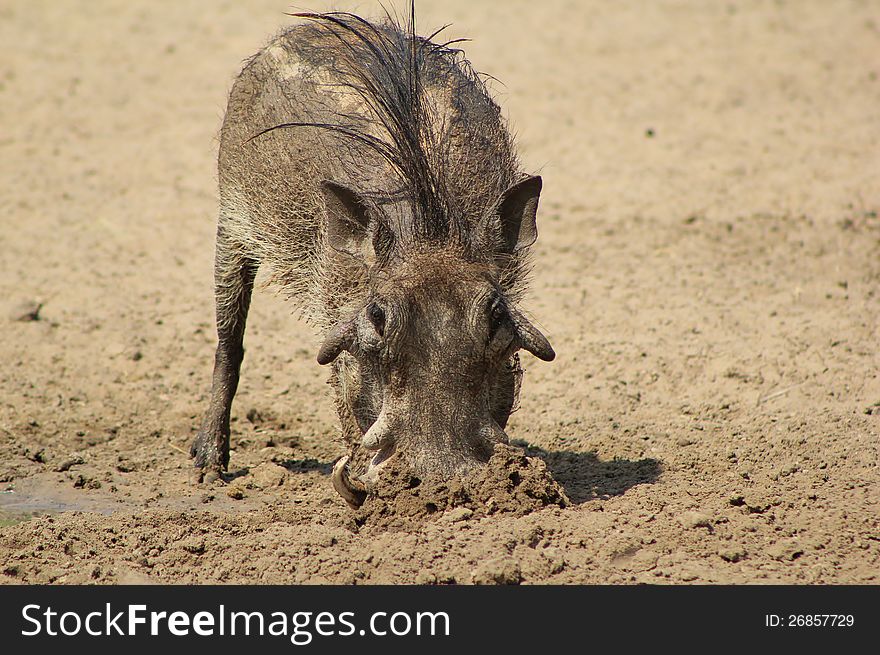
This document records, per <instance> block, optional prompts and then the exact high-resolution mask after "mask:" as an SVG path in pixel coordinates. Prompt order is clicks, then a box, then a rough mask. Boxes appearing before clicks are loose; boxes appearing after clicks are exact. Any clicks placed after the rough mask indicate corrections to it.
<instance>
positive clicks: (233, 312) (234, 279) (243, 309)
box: [190, 227, 259, 482]
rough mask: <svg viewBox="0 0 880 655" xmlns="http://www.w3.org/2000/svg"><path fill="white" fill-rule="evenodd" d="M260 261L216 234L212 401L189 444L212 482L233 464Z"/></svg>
mask: <svg viewBox="0 0 880 655" xmlns="http://www.w3.org/2000/svg"><path fill="white" fill-rule="evenodd" d="M258 265H259V264H258V263H257V262H255V261H253V260H250V259H246V258H244V257H242V256H241V254H240V253H238V252H237V251H236V249H235V248H234V246H233V245H232V244H230V243H229V242H228V241H227V240H226V239H225V238H224V236H223V234H222V227H221V228H220V229H218V233H217V250H216V255H215V262H214V284H215V289H214V295H215V301H216V314H217V339H218V341H217V353H216V355H215V358H214V377H213V382H212V384H211V404H210V406H209V407H208V411H207V413H206V414H205V418H204V420H203V421H202V426H201V428H200V429H199V432H198V435H197V436H196V438H195V440H194V441H193V443H192V447H191V448H190V455H191V456H192V457H193V458H195V466H196V469H197V471H198V473H197V478H198V480H199V481H202V480H204V481H205V482H213V481H214V480H217V479H218V478H219V477H220V473H221V471H223V470H225V469H226V467H227V466H228V465H229V415H230V411H231V408H232V399H233V398H234V397H235V391H236V389H237V388H238V376H239V370H240V368H241V361H242V359H243V358H244V345H243V344H244V330H245V324H246V322H247V314H248V308H249V307H250V302H251V292H252V291H253V287H254V278H255V277H256V274H257V268H258Z"/></svg>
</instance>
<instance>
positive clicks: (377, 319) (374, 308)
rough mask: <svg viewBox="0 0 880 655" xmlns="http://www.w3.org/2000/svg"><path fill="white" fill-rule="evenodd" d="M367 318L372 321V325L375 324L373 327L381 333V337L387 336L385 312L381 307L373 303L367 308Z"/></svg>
mask: <svg viewBox="0 0 880 655" xmlns="http://www.w3.org/2000/svg"><path fill="white" fill-rule="evenodd" d="M367 318H368V319H369V320H370V323H372V324H373V327H374V328H376V332H378V333H379V336H380V337H384V336H385V310H384V309H382V308H381V307H379V305H377V304H376V303H374V302H371V303H370V304H369V305H368V306H367Z"/></svg>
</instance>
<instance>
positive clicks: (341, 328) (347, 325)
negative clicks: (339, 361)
mask: <svg viewBox="0 0 880 655" xmlns="http://www.w3.org/2000/svg"><path fill="white" fill-rule="evenodd" d="M356 337H357V327H356V326H355V320H354V319H348V320H344V321H340V322H339V323H337V324H336V325H334V326H333V327H332V328H331V329H330V331H329V332H328V333H327V336H325V337H324V343H322V344H321V347H320V348H319V349H318V363H319V364H320V365H321V366H324V365H325V364H329V363H330V362H332V361H333V360H335V359H336V358H337V357H339V355H340V353H341V352H342V351H343V350H351V348H352V346H353V345H354V340H355V338H356Z"/></svg>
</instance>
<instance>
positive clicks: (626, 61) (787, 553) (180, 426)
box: [0, 0, 880, 584]
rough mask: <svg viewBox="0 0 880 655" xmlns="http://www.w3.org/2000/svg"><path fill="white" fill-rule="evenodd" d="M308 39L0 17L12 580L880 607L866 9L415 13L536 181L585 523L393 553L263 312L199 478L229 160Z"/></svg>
mask: <svg viewBox="0 0 880 655" xmlns="http://www.w3.org/2000/svg"><path fill="white" fill-rule="evenodd" d="M337 6H341V7H344V8H350V7H355V5H351V4H347V3H343V2H340V3H338V4H337ZM309 8H311V9H318V10H321V9H326V8H329V5H328V4H322V3H320V2H318V3H317V4H316V3H313V4H311V5H309ZM356 8H357V9H358V10H359V11H363V12H364V13H367V14H370V13H374V10H375V9H376V7H374V6H373V5H371V4H370V3H360V4H359V5H356ZM289 10H290V6H289V5H288V4H287V3H286V2H284V1H282V0H263V1H249V2H246V3H245V2H232V1H227V2H213V3H208V2H197V1H194V0H193V1H188V2H146V1H140V2H133V1H130V0H125V1H111V0H107V1H101V2H97V1H96V2H72V1H71V2H58V1H57V0H52V1H38V0H7V1H6V2H3V3H2V4H0V246H2V247H0V301H2V303H3V306H2V314H0V328H2V330H0V334H2V339H0V362H2V364H0V481H2V482H0V492H2V493H0V581H2V582H5V583H20V582H40V583H46V582H55V583H73V582H98V583H113V582H157V583H166V582H175V583H199V582H252V583H269V582H271V583H292V582H295V583H301V582H335V583H379V582H382V583H412V582H420V583H425V582H428V583H452V582H456V583H470V582H478V583H479V582H512V583H517V582H522V583H632V582H649V583H655V582H660V583H663V582H690V583H746V582H762V583H763V582H786V583H875V584H876V583H877V582H878V581H880V491H878V483H880V471H878V460H880V457H878V451H880V448H878V432H880V378H878V364H880V355H878V349H877V344H878V338H880V329H878V318H880V290H878V283H880V256H878V255H880V219H878V214H877V212H878V210H880V112H878V110H877V108H878V107H880V79H878V77H880V6H878V4H877V3H876V2H868V1H864V2H858V1H851V2H831V1H827V0H814V1H807V0H804V1H798V2H794V1H791V0H790V1H788V2H785V1H784V0H779V1H777V2H758V1H750V0H742V1H737V2H726V3H725V2H712V3H709V2H703V1H701V0H691V1H676V2H671V1H670V2H651V3H647V2H646V3H608V2H581V1H578V2H573V1H569V2H566V1H563V0H555V1H553V2H549V1H548V2H541V3H534V2H530V1H528V2H524V1H516V2H513V1H511V2H504V3H500V2H474V1H472V0H454V1H452V2H443V3H440V2H437V3H429V2H419V3H418V12H419V16H420V20H421V25H422V26H423V30H422V31H423V33H424V32H428V31H431V29H429V28H435V27H438V26H440V25H442V24H443V23H446V22H452V23H454V25H453V27H452V28H451V29H450V36H452V37H454V36H468V37H472V38H473V39H474V40H473V42H472V43H469V44H466V49H467V52H468V54H469V56H470V58H471V59H472V61H473V62H474V63H475V65H476V66H477V68H479V69H481V70H484V71H486V72H488V73H491V74H492V75H494V76H495V77H497V78H498V79H499V80H501V81H502V82H503V83H504V85H503V86H502V85H496V90H497V96H498V98H499V101H500V102H501V103H502V104H503V106H504V108H505V112H506V113H507V115H508V116H509V118H510V120H511V123H512V126H513V128H514V129H515V131H516V133H517V134H518V138H519V143H520V148H521V152H522V156H523V159H524V162H525V164H526V166H527V167H528V169H529V170H533V171H540V172H541V173H542V175H543V176H544V180H545V191H544V194H543V197H542V205H541V212H540V228H541V236H540V238H539V241H538V245H537V247H536V267H535V277H534V284H533V287H532V289H533V290H532V293H531V295H530V298H529V301H528V304H527V308H528V309H529V310H530V311H531V313H532V315H533V316H535V317H536V318H538V320H539V321H540V324H541V326H542V328H543V329H544V330H545V331H546V333H547V334H548V336H549V337H550V338H551V341H552V342H553V344H554V346H555V347H556V349H557V352H558V359H557V361H555V362H553V363H552V364H545V363H543V362H538V361H536V360H534V359H531V358H527V357H526V356H524V364H525V367H526V369H527V372H526V375H525V381H524V386H523V392H522V408H521V409H520V411H519V412H517V413H516V414H515V415H514V416H513V418H512V421H511V424H510V426H509V432H510V434H511V437H512V438H513V439H514V440H516V443H518V444H519V445H521V446H524V447H527V448H528V451H529V453H530V454H531V455H533V456H536V457H539V458H541V459H542V460H543V462H544V463H545V464H546V468H547V470H548V471H549V472H550V473H552V475H553V476H554V477H555V479H556V480H557V481H558V482H559V483H560V485H561V486H562V487H563V488H564V490H565V493H566V494H567V496H568V498H569V499H570V501H571V502H570V504H569V505H568V506H567V507H558V506H553V505H552V506H549V507H546V508H544V509H540V510H538V511H531V512H507V511H501V510H500V509H499V510H498V511H493V509H492V508H488V509H486V510H485V511H476V512H474V511H472V510H468V509H467V508H457V509H451V510H448V511H438V512H436V513H435V514H434V515H432V516H430V517H428V518H426V519H424V520H419V521H413V520H408V521H399V522H394V521H384V522H381V523H371V522H369V521H367V522H364V520H363V517H359V516H357V515H355V514H354V513H353V512H352V511H351V510H349V509H348V508H347V507H346V506H345V504H344V503H343V502H342V501H341V500H340V499H339V498H338V497H337V496H336V495H335V494H334V492H333V491H332V490H331V487H330V482H329V470H330V467H331V466H332V463H333V462H334V461H335V460H336V458H337V457H339V456H340V455H341V454H342V453H343V448H342V446H341V445H340V444H339V442H338V441H337V436H336V435H337V429H336V418H335V414H334V412H333V409H332V404H331V401H330V398H329V394H328V392H329V389H328V387H327V386H326V384H325V375H326V371H325V370H324V369H321V368H320V367H319V366H317V364H316V363H315V362H314V353H315V350H316V345H317V344H316V339H315V337H314V336H313V335H312V333H311V332H310V331H309V330H308V329H307V327H306V326H305V325H303V324H302V323H301V322H299V321H298V320H297V319H296V318H295V316H293V315H292V309H293V308H291V307H288V306H285V305H284V304H283V303H282V302H281V301H280V300H278V299H277V298H275V297H273V296H271V295H269V294H265V293H263V294H257V295H256V296H255V300H254V306H253V310H252V318H251V321H250V324H249V332H248V335H247V348H248V354H247V357H246V359H245V364H244V368H243V377H242V385H241V388H240V392H239V395H238V398H237V401H236V404H235V406H234V413H233V421H234V422H233V437H232V443H233V448H234V453H233V455H232V460H231V467H230V471H231V476H230V478H231V479H230V481H228V483H226V484H224V485H217V486H211V487H201V488H200V487H197V486H193V485H192V484H191V483H190V481H189V475H190V461H189V459H188V457H187V456H186V454H185V451H186V450H187V449H188V446H189V443H190V441H191V439H192V437H193V434H194V431H195V429H196V428H197V426H198V422H199V418H200V415H201V413H202V411H203V410H204V409H205V407H206V401H207V393H208V390H209V377H210V371H211V363H212V358H213V348H214V339H215V337H214V327H213V298H212V288H211V284H212V282H211V266H212V256H213V230H214V220H215V210H216V198H215V175H216V171H215V156H216V145H217V144H216V135H217V131H218V129H219V125H220V121H221V118H222V114H223V108H224V105H225V96H226V93H227V92H228V89H229V87H230V85H231V82H232V80H233V78H234V75H235V74H236V72H237V71H238V69H239V67H240V64H241V61H242V60H243V59H244V58H245V57H247V56H248V55H250V54H251V53H252V52H254V51H255V50H256V49H257V48H258V47H260V46H261V45H262V43H263V42H264V41H265V39H266V38H267V37H268V36H269V35H270V34H272V33H274V32H275V31H276V30H277V29H279V28H280V27H281V26H282V25H284V24H286V22H287V21H288V20H291V19H289V18H287V17H285V16H284V15H283V12H284V11H289ZM38 305H39V311H38V312H36V307H37V306H38ZM35 315H36V319H37V320H29V319H33V318H35ZM20 319H24V320H20Z"/></svg>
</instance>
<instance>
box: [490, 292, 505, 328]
mask: <svg viewBox="0 0 880 655" xmlns="http://www.w3.org/2000/svg"><path fill="white" fill-rule="evenodd" d="M507 317H508V313H507V307H506V306H505V305H504V301H503V300H502V299H501V297H500V296H497V295H494V294H493V295H492V298H490V299H489V338H490V339H491V338H492V337H494V336H495V333H496V332H497V331H498V328H499V327H501V324H502V323H503V322H504V320H505V319H506V318H507Z"/></svg>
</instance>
